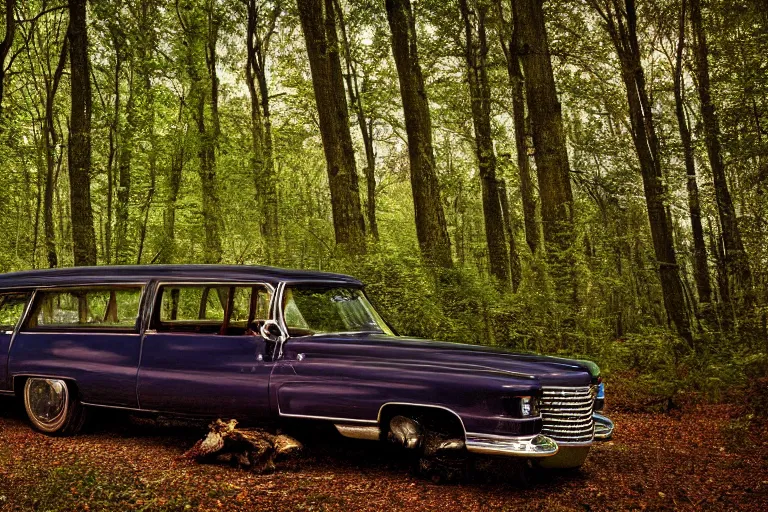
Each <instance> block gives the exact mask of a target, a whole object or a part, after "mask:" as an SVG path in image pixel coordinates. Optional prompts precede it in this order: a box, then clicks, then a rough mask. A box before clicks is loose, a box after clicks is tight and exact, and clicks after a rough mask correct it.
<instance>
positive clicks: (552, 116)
mask: <svg viewBox="0 0 768 512" xmlns="http://www.w3.org/2000/svg"><path fill="white" fill-rule="evenodd" d="M513 11H514V13H513V20H514V21H513V22H514V32H515V35H516V36H517V38H518V44H519V48H520V60H521V61H522V64H523V72H524V73H525V89H526V99H527V103H528V112H529V115H530V119H531V130H532V132H533V145H534V148H535V153H534V158H535V160H536V172H537V177H538V182H539V195H540V196H541V220H542V226H543V231H544V242H545V245H546V254H547V260H548V262H549V266H550V273H551V275H552V278H553V280H554V282H555V286H556V289H557V292H558V294H559V295H560V297H561V298H562V299H564V300H566V301H569V302H575V295H576V288H575V276H574V264H573V255H572V250H573V249H572V246H573V243H574V226H573V192H572V190H571V179H570V175H569V173H570V167H569V163H568V151H567V149H566V144H565V132H564V130H563V117H562V112H561V108H560V102H559V100H558V97H557V91H556V89H555V78H554V74H553V72H552V61H551V59H550V55H549V46H548V43H547V33H546V27H545V24H544V11H543V7H542V2H541V1H540V0H515V1H514V3H513Z"/></svg>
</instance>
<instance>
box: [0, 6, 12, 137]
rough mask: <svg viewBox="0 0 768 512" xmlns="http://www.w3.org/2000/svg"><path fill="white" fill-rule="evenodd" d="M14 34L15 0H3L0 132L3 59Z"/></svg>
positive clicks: (0, 54) (1, 108)
mask: <svg viewBox="0 0 768 512" xmlns="http://www.w3.org/2000/svg"><path fill="white" fill-rule="evenodd" d="M15 35H16V0H5V35H4V36H3V40H2V41H0V132H2V129H3V126H5V123H4V122H3V121H2V117H3V96H4V94H5V74H6V71H7V70H6V68H5V59H7V58H8V53H9V52H10V51H11V47H12V46H13V38H14V36H15Z"/></svg>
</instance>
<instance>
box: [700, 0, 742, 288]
mask: <svg viewBox="0 0 768 512" xmlns="http://www.w3.org/2000/svg"><path fill="white" fill-rule="evenodd" d="M691 26H692V28H693V46H694V54H695V59H694V60H695V63H696V65H695V66H694V67H695V70H696V78H697V87H698V91H699V104H700V106H701V117H702V120H703V124H704V139H705V142H706V145H707V155H708V156H709V165H710V167H711V168H712V177H713V179H714V185H715V199H716V201H717V211H718V214H719V216H720V227H721V229H722V234H723V243H724V244H725V264H726V268H727V270H728V278H729V280H730V281H731V287H732V290H731V291H732V293H731V295H732V296H733V297H739V298H741V299H742V300H743V301H745V302H746V303H750V302H752V300H753V289H752V272H751V270H750V266H749V259H748V258H747V253H746V251H745V250H744V244H743V242H742V240H741V231H740V229H739V224H738V221H737V218H736V210H735V208H734V206H733V200H732V199H731V193H730V191H729V189H728V180H727V178H726V176H725V166H724V164H723V156H722V153H721V147H720V124H719V121H718V118H717V113H716V112H715V105H714V102H713V101H712V96H711V91H710V82H709V48H708V47H707V38H706V34H705V33H704V27H703V26H702V15H701V3H700V0H691Z"/></svg>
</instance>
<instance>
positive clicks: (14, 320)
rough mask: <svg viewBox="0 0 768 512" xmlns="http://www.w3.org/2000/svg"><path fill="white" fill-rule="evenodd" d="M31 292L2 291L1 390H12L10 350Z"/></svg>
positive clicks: (0, 305)
mask: <svg viewBox="0 0 768 512" xmlns="http://www.w3.org/2000/svg"><path fill="white" fill-rule="evenodd" d="M31 295H32V294H31V293H30V292H8V293H0V391H4V390H10V389H11V387H12V385H11V381H10V379H9V378H8V352H9V351H10V349H11V341H12V339H13V332H14V330H15V329H16V326H17V324H18V323H19V321H20V320H21V316H22V315H23V314H24V308H25V307H26V305H27V302H29V297H30V296H31Z"/></svg>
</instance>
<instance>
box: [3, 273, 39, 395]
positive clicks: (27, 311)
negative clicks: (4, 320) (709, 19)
mask: <svg viewBox="0 0 768 512" xmlns="http://www.w3.org/2000/svg"><path fill="white" fill-rule="evenodd" d="M31 290H32V292H31V293H30V294H29V299H28V300H27V305H26V306H25V307H24V311H23V312H22V314H21V318H20V319H19V321H18V322H16V327H15V328H14V329H13V334H11V339H10V341H9V342H8V360H7V361H6V363H5V364H6V369H7V370H10V368H11V364H10V363H11V349H12V348H13V342H14V341H16V337H17V336H18V335H19V332H21V326H22V325H25V324H26V323H27V317H28V316H29V315H30V312H31V311H32V304H34V303H35V298H36V297H37V288H32V289H31ZM10 376H11V375H10V373H8V372H6V376H5V378H6V379H8V377H10ZM11 389H13V380H11Z"/></svg>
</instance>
